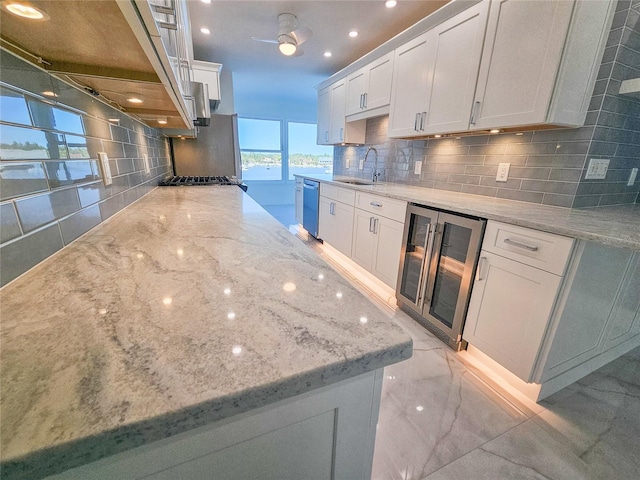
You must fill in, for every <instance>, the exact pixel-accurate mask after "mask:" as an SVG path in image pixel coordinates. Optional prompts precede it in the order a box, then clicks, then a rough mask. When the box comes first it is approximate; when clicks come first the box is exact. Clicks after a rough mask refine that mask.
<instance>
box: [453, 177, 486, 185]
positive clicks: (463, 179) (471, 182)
mask: <svg viewBox="0 0 640 480" xmlns="http://www.w3.org/2000/svg"><path fill="white" fill-rule="evenodd" d="M449 182H450V183H466V184H469V185H478V184H480V177H479V176H478V175H449Z"/></svg>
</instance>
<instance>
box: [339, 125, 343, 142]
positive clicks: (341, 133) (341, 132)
mask: <svg viewBox="0 0 640 480" xmlns="http://www.w3.org/2000/svg"><path fill="white" fill-rule="evenodd" d="M340 141H341V142H344V128H341V129H340Z"/></svg>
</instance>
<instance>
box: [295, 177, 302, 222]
mask: <svg viewBox="0 0 640 480" xmlns="http://www.w3.org/2000/svg"><path fill="white" fill-rule="evenodd" d="M295 206H296V222H298V223H302V211H303V209H304V179H303V178H302V177H296V198H295Z"/></svg>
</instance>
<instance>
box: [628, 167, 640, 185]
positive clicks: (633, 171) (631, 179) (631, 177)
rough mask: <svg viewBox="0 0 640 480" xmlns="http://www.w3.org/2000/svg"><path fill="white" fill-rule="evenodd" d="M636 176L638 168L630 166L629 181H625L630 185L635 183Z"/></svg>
mask: <svg viewBox="0 0 640 480" xmlns="http://www.w3.org/2000/svg"><path fill="white" fill-rule="evenodd" d="M637 176H638V169H637V168H632V169H631V173H630V174H629V181H628V182H627V186H628V187H631V186H633V184H634V183H636V177H637Z"/></svg>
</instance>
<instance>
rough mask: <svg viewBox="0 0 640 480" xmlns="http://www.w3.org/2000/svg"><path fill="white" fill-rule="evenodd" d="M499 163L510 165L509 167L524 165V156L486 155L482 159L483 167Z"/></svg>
mask: <svg viewBox="0 0 640 480" xmlns="http://www.w3.org/2000/svg"><path fill="white" fill-rule="evenodd" d="M499 163H510V164H511V165H525V164H526V163H527V156H526V155H487V156H486V157H484V164H485V165H498V164H499Z"/></svg>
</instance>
